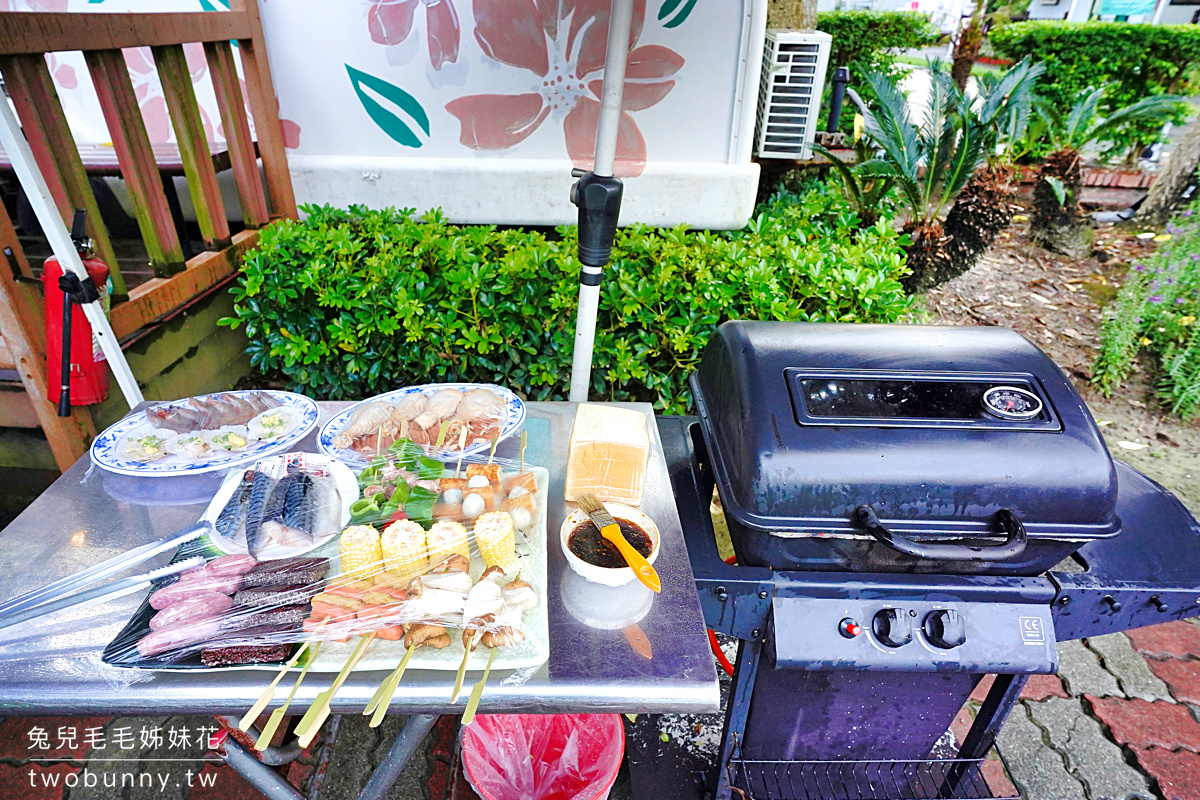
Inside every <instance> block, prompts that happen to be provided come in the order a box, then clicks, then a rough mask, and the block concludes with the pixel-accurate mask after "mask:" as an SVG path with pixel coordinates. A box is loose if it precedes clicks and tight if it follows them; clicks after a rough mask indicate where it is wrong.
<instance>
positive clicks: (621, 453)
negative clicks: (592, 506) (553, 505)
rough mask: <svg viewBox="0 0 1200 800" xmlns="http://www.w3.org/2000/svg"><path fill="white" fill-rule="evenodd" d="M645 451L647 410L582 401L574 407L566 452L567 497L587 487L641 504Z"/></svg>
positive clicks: (607, 496) (609, 498) (603, 496)
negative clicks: (573, 416)
mask: <svg viewBox="0 0 1200 800" xmlns="http://www.w3.org/2000/svg"><path fill="white" fill-rule="evenodd" d="M649 454H650V434H649V433H648V432H647V430H646V415H645V414H643V413H642V412H640V411H632V410H630V409H626V408H615V407H613V406H606V405H597V404H593V403H583V404H581V405H580V406H579V408H578V409H577V410H576V412H575V425H574V426H573V427H572V428H571V443H570V446H569V450H568V452H567V487H566V492H565V495H566V499H567V500H568V501H571V500H574V499H575V495H576V494H577V493H579V492H591V493H592V494H594V495H596V496H597V497H599V498H600V499H601V500H607V501H610V502H614V503H624V504H625V505H630V506H636V505H640V504H641V502H642V489H643V487H644V484H645V482H646V460H647V458H648V457H649Z"/></svg>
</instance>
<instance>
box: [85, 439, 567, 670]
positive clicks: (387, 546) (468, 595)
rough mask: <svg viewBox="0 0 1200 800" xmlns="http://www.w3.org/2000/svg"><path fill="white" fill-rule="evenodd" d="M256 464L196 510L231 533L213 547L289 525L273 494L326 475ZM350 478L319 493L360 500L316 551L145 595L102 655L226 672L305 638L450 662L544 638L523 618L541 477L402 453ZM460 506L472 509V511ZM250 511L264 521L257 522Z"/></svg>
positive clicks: (299, 461) (531, 589)
mask: <svg viewBox="0 0 1200 800" xmlns="http://www.w3.org/2000/svg"><path fill="white" fill-rule="evenodd" d="M269 461H273V462H275V461H277V462H278V463H275V464H274V466H273V468H272V469H268V470H266V471H262V470H257V469H254V470H247V471H246V472H245V474H244V475H242V476H241V477H240V478H239V477H237V476H230V478H227V481H229V480H232V479H236V481H235V482H236V483H237V485H236V488H235V489H234V491H233V492H232V493H231V492H229V491H225V495H226V496H225V497H224V499H223V500H222V496H221V495H220V494H219V495H218V498H217V500H220V501H222V502H214V505H213V506H212V507H210V510H209V513H212V512H213V510H214V509H215V508H218V507H219V508H220V511H219V512H218V513H217V519H216V522H215V524H216V526H217V528H218V529H219V530H221V529H224V530H229V531H233V533H231V534H225V533H218V534H216V535H215V536H214V537H213V538H215V539H218V540H225V541H226V542H227V543H228V542H238V541H242V538H241V537H244V539H245V540H248V541H254V540H255V539H256V538H258V537H265V536H267V535H268V534H267V533H266V528H267V526H268V525H270V524H273V523H280V524H282V525H283V526H284V527H290V525H289V520H290V519H291V517H288V512H289V509H291V508H292V506H291V505H290V504H288V503H287V502H285V501H280V500H279V499H278V498H277V495H279V494H280V493H282V494H283V495H284V497H285V498H286V497H287V496H289V495H290V493H291V492H292V491H293V489H294V488H295V482H293V484H292V485H291V486H289V487H286V488H280V487H281V484H282V483H283V482H284V481H287V480H288V479H289V478H292V477H303V476H305V475H307V474H309V473H308V472H306V470H310V469H316V472H315V473H314V476H315V477H320V471H321V469H323V468H324V467H325V466H327V464H325V463H324V462H322V461H321V459H320V457H313V456H311V454H289V455H288V456H283V457H277V458H276V459H270V460H269ZM337 466H338V467H342V465H340V464H338V465H337ZM522 466H523V467H524V470H522ZM342 468H343V469H344V467H342ZM539 476H540V477H539ZM351 477H352V478H353V479H354V487H353V488H352V489H351V491H350V492H342V493H340V494H338V493H337V490H336V488H333V489H331V490H330V491H331V493H333V494H338V496H339V497H340V498H341V499H342V500H343V501H344V500H345V498H346V497H347V496H352V495H354V494H361V495H362V497H361V498H360V499H359V500H357V501H353V502H350V503H349V504H346V505H345V520H344V521H347V522H348V523H349V524H347V525H346V526H345V527H344V528H341V527H338V528H337V529H336V530H335V532H334V533H332V534H331V535H329V536H328V537H327V539H326V540H325V541H324V542H323V543H321V545H320V546H310V547H309V549H308V550H307V551H305V552H303V553H299V554H296V555H290V556H288V557H285V558H274V557H272V555H273V553H274V552H275V551H273V550H272V549H271V548H270V547H263V546H260V547H259V548H258V549H257V551H256V552H246V548H245V547H242V548H241V551H240V552H230V553H228V554H226V555H222V556H219V557H216V558H212V559H211V560H209V561H208V562H207V563H206V565H205V566H204V567H203V568H200V569H195V570H190V571H187V572H184V573H182V574H180V575H179V576H178V577H177V578H175V579H173V580H171V581H169V582H165V583H164V584H162V585H161V586H158V587H156V588H155V589H154V591H153V592H151V594H150V595H149V598H148V606H149V607H148V609H144V613H143V615H142V617H143V618H142V619H141V620H140V621H138V620H135V622H136V623H137V624H133V623H131V626H132V627H131V628H130V629H128V630H126V631H125V632H123V634H122V636H121V637H119V640H118V641H117V642H114V645H116V647H115V649H114V648H113V647H110V649H109V651H108V652H107V653H106V656H108V657H109V658H110V660H112V661H113V663H120V664H126V665H129V666H164V665H168V664H170V663H173V662H179V661H181V660H185V659H190V660H192V661H193V662H194V661H195V659H196V657H197V655H198V657H199V661H200V663H201V664H203V665H204V666H210V667H216V666H231V665H239V664H250V663H263V662H276V661H283V660H286V659H287V658H288V657H289V656H290V654H291V652H292V648H293V646H294V645H296V644H297V643H299V642H302V641H306V640H317V641H328V640H337V641H346V640H348V639H350V638H351V637H356V636H365V635H368V634H374V637H376V638H379V639H383V640H391V641H398V642H402V643H403V646H404V647H406V648H414V647H422V648H431V649H442V648H447V647H449V646H450V645H451V644H452V643H454V644H456V647H455V649H456V650H457V652H458V653H460V654H461V653H462V652H463V648H470V649H471V650H475V649H476V648H478V647H479V646H480V645H482V646H483V647H485V648H515V649H521V648H522V647H528V646H529V644H528V642H527V640H529V639H530V638H531V637H534V638H537V639H539V644H538V646H539V647H541V644H543V643H541V642H540V640H541V639H544V638H545V633H544V631H543V632H537V633H535V632H534V631H532V630H531V627H530V621H531V620H532V619H534V615H533V610H534V609H536V608H537V607H538V606H539V605H541V603H542V601H543V598H544V595H545V587H544V583H545V552H544V547H545V545H544V539H545V537H544V535H541V536H540V541H539V542H538V545H537V547H538V548H540V550H538V553H537V559H540V560H535V559H534V555H535V554H534V553H533V551H532V549H531V548H530V546H529V542H530V541H531V539H530V532H531V531H533V530H534V529H537V528H538V526H541V527H540V531H541V532H544V525H545V497H544V495H545V490H546V484H547V473H546V471H545V470H544V469H541V468H534V467H531V466H530V465H529V464H524V465H521V464H520V463H519V462H507V461H505V462H498V461H492V462H491V463H486V460H485V459H480V458H473V459H468V458H464V459H462V461H461V463H459V461H458V460H457V459H456V460H455V461H447V462H442V461H439V460H437V459H434V458H431V457H430V456H427V455H424V453H423V451H420V448H419V446H417V445H415V444H414V443H412V442H407V443H401V444H400V446H399V447H397V448H396V452H394V453H393V454H391V455H390V456H384V457H380V458H377V459H375V460H374V461H373V462H372V463H371V464H370V465H369V466H368V468H367V469H365V470H363V471H361V472H360V473H359V474H358V475H353V474H352V475H351ZM330 480H333V478H332V477H331V478H330ZM264 481H273V485H271V486H269V487H268V486H267V484H266V483H264ZM264 487H267V488H264ZM227 489H228V486H227V487H226V490H227ZM308 491H310V492H311V491H314V489H313V488H312V487H309V490H308ZM472 498H477V499H478V500H479V502H481V503H482V504H483V506H482V508H480V509H478V511H476V509H475V507H474V504H475V500H473V499H472ZM263 505H266V506H267V507H268V508H269V509H272V510H270V511H269V512H268V513H266V514H265V515H264V514H262V513H261V512H260V507H261V506H263ZM319 507H322V506H319ZM230 509H233V510H232V511H231V510H230ZM297 513H299V512H297ZM226 514H229V515H231V518H230V519H227V520H224V521H222V517H223V516H224V515H226ZM260 517H261V518H262V519H264V520H265V521H263V522H261V524H258V523H256V522H255V520H257V519H259V518H260ZM330 518H333V517H332V516H330ZM256 527H257V530H256ZM299 527H301V528H302V527H303V525H300V526H299ZM324 530H325V529H324V528H318V531H319V532H320V531H324ZM239 531H241V532H242V533H239ZM322 535H324V534H322ZM251 549H252V550H253V548H251ZM543 617H544V614H543ZM543 627H544V626H543ZM546 647H548V645H546ZM435 668H436V667H435Z"/></svg>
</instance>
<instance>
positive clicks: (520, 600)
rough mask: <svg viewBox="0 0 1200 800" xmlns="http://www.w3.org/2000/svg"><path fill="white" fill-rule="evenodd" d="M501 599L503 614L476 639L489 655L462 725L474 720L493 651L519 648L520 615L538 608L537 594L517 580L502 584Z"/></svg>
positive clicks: (520, 639)
mask: <svg viewBox="0 0 1200 800" xmlns="http://www.w3.org/2000/svg"><path fill="white" fill-rule="evenodd" d="M501 597H502V603H503V610H502V611H501V612H500V613H499V614H497V615H495V616H493V618H492V623H493V624H489V626H488V628H489V629H488V630H486V631H484V634H483V636H482V637H480V643H481V644H483V646H484V647H487V648H489V649H490V650H491V652H490V653H488V661H487V666H486V667H484V669H483V676H482V677H481V678H480V679H479V681H478V682H476V684H475V686H474V687H473V688H472V689H471V696H470V698H468V700H467V708H466V710H465V711H464V712H463V717H462V724H463V725H470V724H471V722H472V721H473V720H474V719H475V710H476V709H477V708H479V699H480V698H481V697H482V696H483V687H484V685H485V684H487V679H488V675H489V674H491V671H492V662H493V661H494V660H495V658H496V651H497V650H499V649H500V648H501V647H509V646H512V645H515V644H520V643H521V642H523V641H524V640H525V636H524V634H522V633H521V630H520V624H521V615H522V614H524V613H525V610H526V609H528V608H533V607H534V606H536V605H537V604H538V597H537V594H536V593H535V592H534V591H533V589H532V588H531V587H530V586H529V584H528V583H526V582H525V581H523V580H521V579H520V578H517V579H516V580H513V581H509V582H508V583H507V584H505V586H504V588H503V589H502V590H501ZM489 616H490V615H489Z"/></svg>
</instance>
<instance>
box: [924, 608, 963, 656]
mask: <svg viewBox="0 0 1200 800" xmlns="http://www.w3.org/2000/svg"><path fill="white" fill-rule="evenodd" d="M924 628H925V638H926V639H928V640H929V643H930V644H931V645H933V646H934V647H940V648H941V649H943V650H951V649H953V648H955V647H958V646H959V645H961V644H962V643H963V642H965V641H966V640H967V626H966V623H965V622H964V621H963V618H962V614H959V613H958V612H957V611H955V610H954V609H951V608H947V609H944V610H942V611H930V612H929V613H928V614H926V615H925V625H924Z"/></svg>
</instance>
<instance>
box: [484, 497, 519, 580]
mask: <svg viewBox="0 0 1200 800" xmlns="http://www.w3.org/2000/svg"><path fill="white" fill-rule="evenodd" d="M475 544H477V545H478V546H479V554H480V555H481V556H483V562H484V563H485V564H486V565H487V566H489V567H504V568H507V567H509V566H510V565H511V564H512V563H513V562H515V561H516V560H517V539H516V533H515V531H514V529H513V519H512V517H510V516H509V515H508V512H506V511H493V512H489V513H487V514H482V515H480V517H479V518H478V519H476V520H475Z"/></svg>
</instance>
